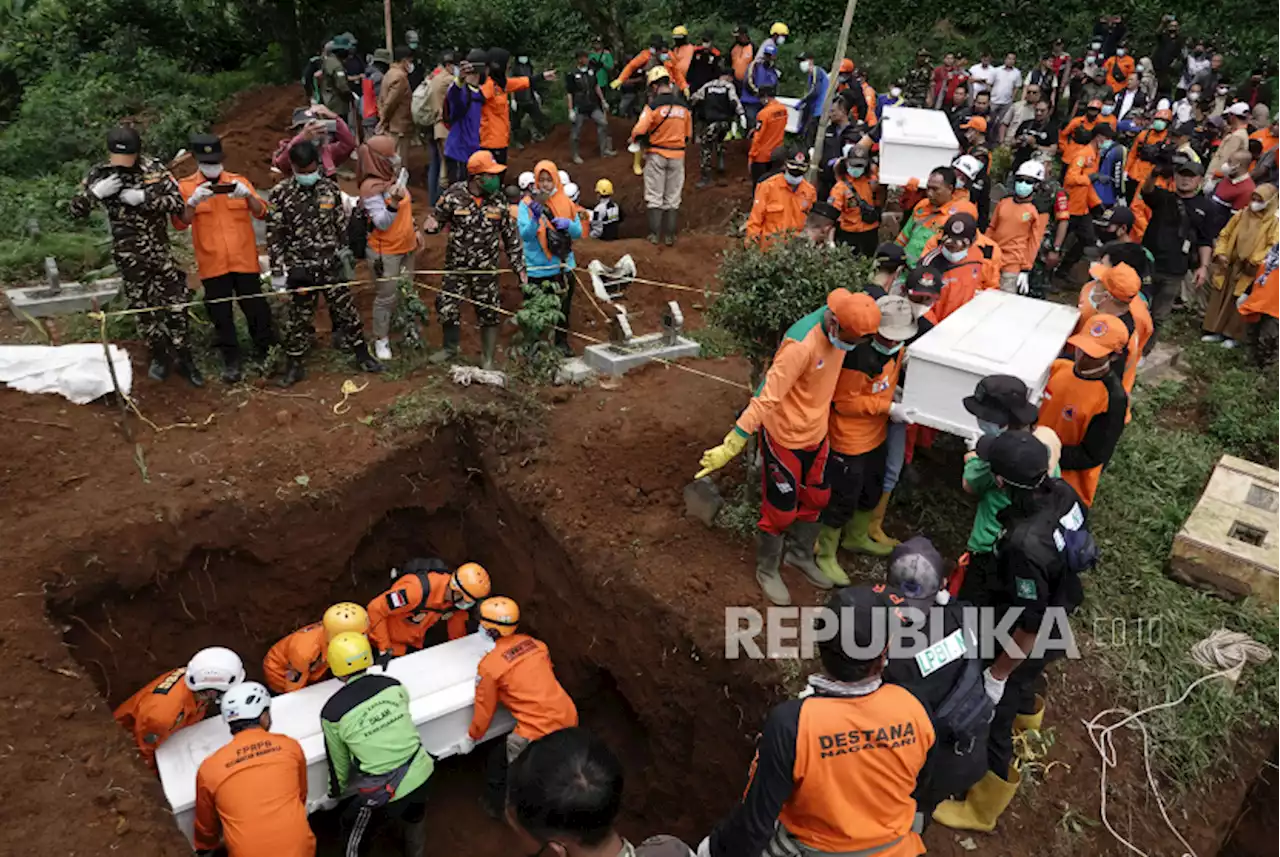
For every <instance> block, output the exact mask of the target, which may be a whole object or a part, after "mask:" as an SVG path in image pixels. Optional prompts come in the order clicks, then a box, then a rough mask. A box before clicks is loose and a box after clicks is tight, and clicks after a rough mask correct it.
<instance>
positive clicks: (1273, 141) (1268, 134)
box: [1249, 125, 1280, 155]
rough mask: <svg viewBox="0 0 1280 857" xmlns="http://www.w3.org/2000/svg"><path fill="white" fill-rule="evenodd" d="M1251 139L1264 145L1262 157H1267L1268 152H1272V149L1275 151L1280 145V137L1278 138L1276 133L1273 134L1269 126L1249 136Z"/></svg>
mask: <svg viewBox="0 0 1280 857" xmlns="http://www.w3.org/2000/svg"><path fill="white" fill-rule="evenodd" d="M1249 139H1250V140H1258V141H1260V142H1261V143H1262V152H1261V153H1259V154H1260V155H1265V154H1266V153H1267V152H1270V151H1271V150H1272V149H1274V148H1275V147H1276V146H1277V145H1280V137H1277V136H1276V135H1275V134H1274V133H1272V131H1271V126H1270V125H1268V126H1267V127H1265V128H1259V129H1258V130H1257V131H1254V132H1253V133H1252V134H1250V135H1249Z"/></svg>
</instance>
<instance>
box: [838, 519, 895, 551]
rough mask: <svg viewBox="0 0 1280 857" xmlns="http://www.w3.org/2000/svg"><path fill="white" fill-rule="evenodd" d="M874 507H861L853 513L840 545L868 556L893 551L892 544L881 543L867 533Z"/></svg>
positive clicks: (846, 525) (845, 526)
mask: <svg viewBox="0 0 1280 857" xmlns="http://www.w3.org/2000/svg"><path fill="white" fill-rule="evenodd" d="M874 514H875V510H874V509H859V510H858V511H857V512H854V513H853V517H852V518H850V519H849V523H847V524H845V525H844V540H843V541H842V542H841V543H840V546H841V547H843V548H844V549H845V550H851V551H857V552H858V553H864V554H866V555H867V556H888V555H889V554H891V553H893V546H892V545H884V544H880V542H875V541H872V540H871V536H869V535H867V527H868V526H870V524H871V516H872V515H874Z"/></svg>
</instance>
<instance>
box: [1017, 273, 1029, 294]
mask: <svg viewBox="0 0 1280 857" xmlns="http://www.w3.org/2000/svg"><path fill="white" fill-rule="evenodd" d="M1018 294H1020V295H1029V294H1031V275H1030V274H1028V273H1027V272H1026V271H1020V272H1019V273H1018Z"/></svg>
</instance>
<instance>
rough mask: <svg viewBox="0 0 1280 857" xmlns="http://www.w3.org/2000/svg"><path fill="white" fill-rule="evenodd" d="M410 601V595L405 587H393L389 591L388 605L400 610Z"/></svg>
mask: <svg viewBox="0 0 1280 857" xmlns="http://www.w3.org/2000/svg"><path fill="white" fill-rule="evenodd" d="M408 603H409V595H408V593H407V592H405V591H404V590H403V589H393V590H391V591H390V592H388V593H387V606H389V607H390V608H391V609H392V610H399V609H400V608H401V607H404V606H405V605H406V604H408Z"/></svg>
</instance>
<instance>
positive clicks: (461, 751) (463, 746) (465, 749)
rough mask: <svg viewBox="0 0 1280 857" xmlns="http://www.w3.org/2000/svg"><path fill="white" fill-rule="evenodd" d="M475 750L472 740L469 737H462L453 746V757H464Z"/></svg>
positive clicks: (474, 743)
mask: <svg viewBox="0 0 1280 857" xmlns="http://www.w3.org/2000/svg"><path fill="white" fill-rule="evenodd" d="M475 748H476V742H475V741H473V740H472V738H471V736H470V735H464V736H463V738H462V740H461V741H459V742H458V743H457V744H454V745H453V752H454V755H457V756H465V755H467V754H468V753H470V752H471V751H472V750H474V749H475Z"/></svg>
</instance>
